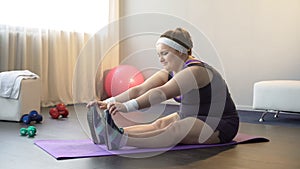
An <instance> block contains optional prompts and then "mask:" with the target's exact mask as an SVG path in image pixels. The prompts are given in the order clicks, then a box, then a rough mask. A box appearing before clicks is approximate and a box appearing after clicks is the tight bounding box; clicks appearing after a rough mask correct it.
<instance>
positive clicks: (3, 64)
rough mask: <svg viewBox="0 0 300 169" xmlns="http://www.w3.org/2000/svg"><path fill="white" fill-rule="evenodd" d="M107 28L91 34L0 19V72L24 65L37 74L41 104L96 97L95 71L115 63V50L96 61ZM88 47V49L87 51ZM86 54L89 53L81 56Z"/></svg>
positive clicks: (114, 6)
mask: <svg viewBox="0 0 300 169" xmlns="http://www.w3.org/2000/svg"><path fill="white" fill-rule="evenodd" d="M113 2H114V3H113ZM109 10H110V13H113V14H115V13H116V11H118V10H119V8H118V0H115V1H112V2H110V7H109ZM114 16H116V15H114ZM116 17H118V16H116ZM116 17H114V18H113V20H115V19H116ZM110 18H111V17H110ZM107 19H109V18H107ZM106 27H107V28H109V27H110V26H106ZM109 32H111V31H110V28H109V29H108V30H105V31H99V33H97V34H96V35H92V34H88V33H84V32H73V31H66V30H54V29H45V28H43V29H41V28H26V27H17V26H8V25H5V24H1V23H0V72H2V71H9V70H25V69H27V70H30V71H32V72H34V73H36V74H38V75H39V76H40V78H41V81H42V89H41V90H42V91H41V100H42V102H41V105H42V106H44V107H45V106H51V105H54V104H57V103H60V102H63V103H65V104H74V103H83V102H87V101H89V100H91V99H93V98H95V97H96V92H95V91H97V90H96V89H97V87H96V89H95V86H94V85H95V84H96V82H95V75H96V74H102V73H101V72H103V71H100V72H97V70H99V69H103V67H107V68H110V67H111V66H112V65H116V64H118V59H119V57H118V56H117V55H118V53H117V55H114V57H113V58H111V59H106V60H107V63H105V65H103V66H101V68H99V65H101V64H104V63H101V64H99V61H100V60H103V59H101V58H103V52H104V51H103V50H105V48H103V46H105V45H107V44H106V43H104V42H106V41H110V40H109V39H110V36H108V34H109ZM100 41H101V42H100ZM87 49H90V50H89V52H90V53H86V51H87ZM117 51H118V50H117ZM99 54H100V55H99ZM85 55H88V57H86V58H84V56H85ZM99 58H100V60H99ZM91 62H94V64H91ZM97 62H98V63H97ZM83 63H85V64H83ZM78 66H79V67H78ZM79 81H80V82H82V83H78V82H79ZM90 84H93V85H92V86H90ZM78 86H80V88H81V90H80V92H78V91H79V89H77V88H76V87H78ZM74 88H75V89H74ZM74 92H75V93H74ZM74 97H75V99H74Z"/></svg>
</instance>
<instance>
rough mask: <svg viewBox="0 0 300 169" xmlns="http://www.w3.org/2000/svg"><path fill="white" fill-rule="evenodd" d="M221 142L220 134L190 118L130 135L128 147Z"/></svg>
mask: <svg viewBox="0 0 300 169" xmlns="http://www.w3.org/2000/svg"><path fill="white" fill-rule="evenodd" d="M219 142H220V140H219V138H218V132H213V130H212V129H211V128H210V127H209V126H208V125H206V124H205V123H204V122H203V121H201V120H199V119H197V118H193V117H189V118H185V119H182V120H177V121H174V122H172V123H170V124H169V125H167V126H166V127H164V128H161V129H157V130H153V131H149V132H144V133H132V134H128V140H127V143H126V145H129V146H136V147H143V148H157V147H170V146H175V145H176V144H178V143H184V144H199V143H201V144H202V143H203V144H213V143H219Z"/></svg>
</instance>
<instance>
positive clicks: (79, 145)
mask: <svg viewBox="0 0 300 169" xmlns="http://www.w3.org/2000/svg"><path fill="white" fill-rule="evenodd" d="M267 141H269V140H268V139H266V138H264V137H260V136H251V135H247V134H242V133H238V135H237V136H236V137H235V138H234V140H233V141H232V142H229V143H224V144H197V145H177V146H175V147H172V148H151V149H150V148H136V147H123V148H122V149H120V150H113V151H108V150H107V149H106V146H105V145H95V144H94V143H93V142H92V141H91V140H35V141H34V144H35V145H37V146H38V147H40V148H41V149H43V150H44V151H46V152H47V153H49V154H50V155H52V156H53V157H54V158H56V159H58V160H60V159H70V158H87V157H100V156H111V155H125V154H137V153H151V152H165V151H174V150H187V149H200V148H210V147H224V146H231V145H237V144H243V143H258V142H267Z"/></svg>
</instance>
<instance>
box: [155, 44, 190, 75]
mask: <svg viewBox="0 0 300 169" xmlns="http://www.w3.org/2000/svg"><path fill="white" fill-rule="evenodd" d="M156 51H157V54H158V57H159V61H160V63H161V64H162V66H163V68H164V69H166V70H167V71H180V70H181V69H182V66H183V64H184V61H183V58H181V57H180V56H181V55H180V53H179V52H178V51H176V50H175V49H173V48H171V47H169V46H167V45H165V44H162V43H160V44H158V45H156Z"/></svg>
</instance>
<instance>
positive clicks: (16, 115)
mask: <svg viewBox="0 0 300 169" xmlns="http://www.w3.org/2000/svg"><path fill="white" fill-rule="evenodd" d="M40 89H41V80H40V78H37V79H24V80H22V82H21V89H20V95H19V98H18V100H16V99H9V98H3V97H0V120H7V121H20V119H21V117H22V115H23V114H28V113H29V112H30V111H32V110H35V111H37V112H38V113H40V102H41V98H40V96H41V94H40V93H41V91H40Z"/></svg>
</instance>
